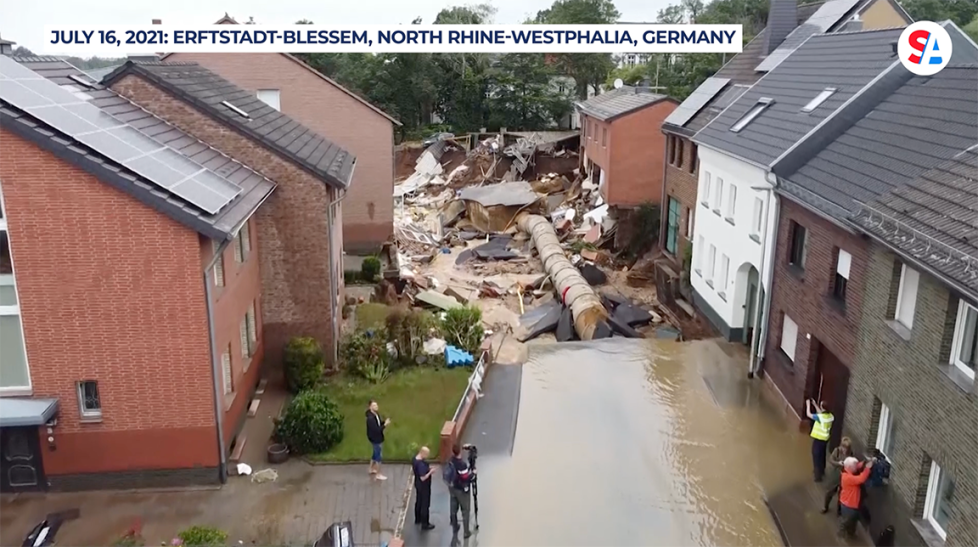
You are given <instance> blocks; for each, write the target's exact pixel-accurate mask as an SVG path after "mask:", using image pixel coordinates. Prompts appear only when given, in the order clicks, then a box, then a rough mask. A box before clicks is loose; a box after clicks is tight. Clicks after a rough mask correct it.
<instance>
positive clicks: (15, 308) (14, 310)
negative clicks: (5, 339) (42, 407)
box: [0, 184, 34, 396]
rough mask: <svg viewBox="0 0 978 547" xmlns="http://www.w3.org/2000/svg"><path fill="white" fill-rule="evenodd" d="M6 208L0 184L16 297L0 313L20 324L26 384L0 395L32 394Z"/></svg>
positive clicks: (0, 221)
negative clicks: (14, 318)
mask: <svg viewBox="0 0 978 547" xmlns="http://www.w3.org/2000/svg"><path fill="white" fill-rule="evenodd" d="M7 218H8V214H7V209H6V206H5V204H4V201H3V186H2V184H0V232H4V233H6V234H7V244H8V250H9V251H10V271H11V273H10V274H9V285H10V286H11V287H13V289H14V297H15V298H16V299H17V301H16V303H14V304H13V305H8V306H0V315H4V316H13V317H16V318H17V323H18V325H19V326H20V342H21V347H23V348H24V367H25V368H26V369H27V370H26V372H27V385H26V386H8V387H0V395H14V396H17V395H22V396H26V395H32V394H33V388H34V386H33V382H32V380H31V365H30V363H29V362H28V355H27V339H26V338H25V337H24V318H23V316H22V315H21V314H20V295H19V294H18V293H17V268H16V267H15V266H14V244H13V241H11V240H10V231H9V230H7Z"/></svg>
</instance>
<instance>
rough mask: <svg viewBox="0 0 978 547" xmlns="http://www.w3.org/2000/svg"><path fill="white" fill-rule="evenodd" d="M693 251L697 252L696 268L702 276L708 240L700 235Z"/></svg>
mask: <svg viewBox="0 0 978 547" xmlns="http://www.w3.org/2000/svg"><path fill="white" fill-rule="evenodd" d="M693 252H694V253H695V254H696V260H695V262H696V265H695V270H696V272H697V273H699V274H700V276H702V275H703V256H704V253H705V252H706V241H705V240H704V239H703V236H699V237H698V238H696V247H695V248H694V249H693Z"/></svg>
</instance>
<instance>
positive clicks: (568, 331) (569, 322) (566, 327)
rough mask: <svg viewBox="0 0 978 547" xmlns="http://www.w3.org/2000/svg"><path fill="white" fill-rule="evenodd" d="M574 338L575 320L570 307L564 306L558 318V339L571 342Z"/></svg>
mask: <svg viewBox="0 0 978 547" xmlns="http://www.w3.org/2000/svg"><path fill="white" fill-rule="evenodd" d="M573 339H574V320H573V318H572V317H571V311H570V308H564V309H563V310H561V312H560V319H558V320H557V341H558V342H569V341H571V340H573Z"/></svg>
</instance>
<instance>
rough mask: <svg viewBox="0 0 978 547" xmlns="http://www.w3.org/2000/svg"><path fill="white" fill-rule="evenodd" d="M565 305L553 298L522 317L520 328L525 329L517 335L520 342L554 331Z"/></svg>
mask: <svg viewBox="0 0 978 547" xmlns="http://www.w3.org/2000/svg"><path fill="white" fill-rule="evenodd" d="M562 311H563V306H562V305H561V304H560V302H558V301H556V300H551V301H550V302H547V303H546V304H544V305H542V306H538V307H536V308H534V309H532V310H530V311H528V312H526V313H525V314H523V315H522V316H521V317H520V329H521V330H522V331H523V332H522V333H520V335H519V336H517V340H519V341H520V342H526V341H527V340H532V339H534V338H536V337H537V336H540V335H541V334H545V333H548V332H553V331H554V330H555V329H556V328H557V323H558V322H559V321H560V315H561V313H562Z"/></svg>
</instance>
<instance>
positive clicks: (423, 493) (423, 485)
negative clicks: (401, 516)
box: [411, 446, 435, 530]
mask: <svg viewBox="0 0 978 547" xmlns="http://www.w3.org/2000/svg"><path fill="white" fill-rule="evenodd" d="M429 453H430V451H429V450H428V447H427V446H422V447H421V450H419V451H418V455H417V456H415V457H414V461H412V462H411V466H412V467H413V468H414V491H415V494H416V497H415V500H414V523H415V524H420V525H421V529H422V530H431V529H433V528H434V527H435V525H434V524H432V523H431V520H430V515H429V510H430V509H431V476H432V475H434V474H435V468H433V467H431V465H429V464H428V455H429Z"/></svg>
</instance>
